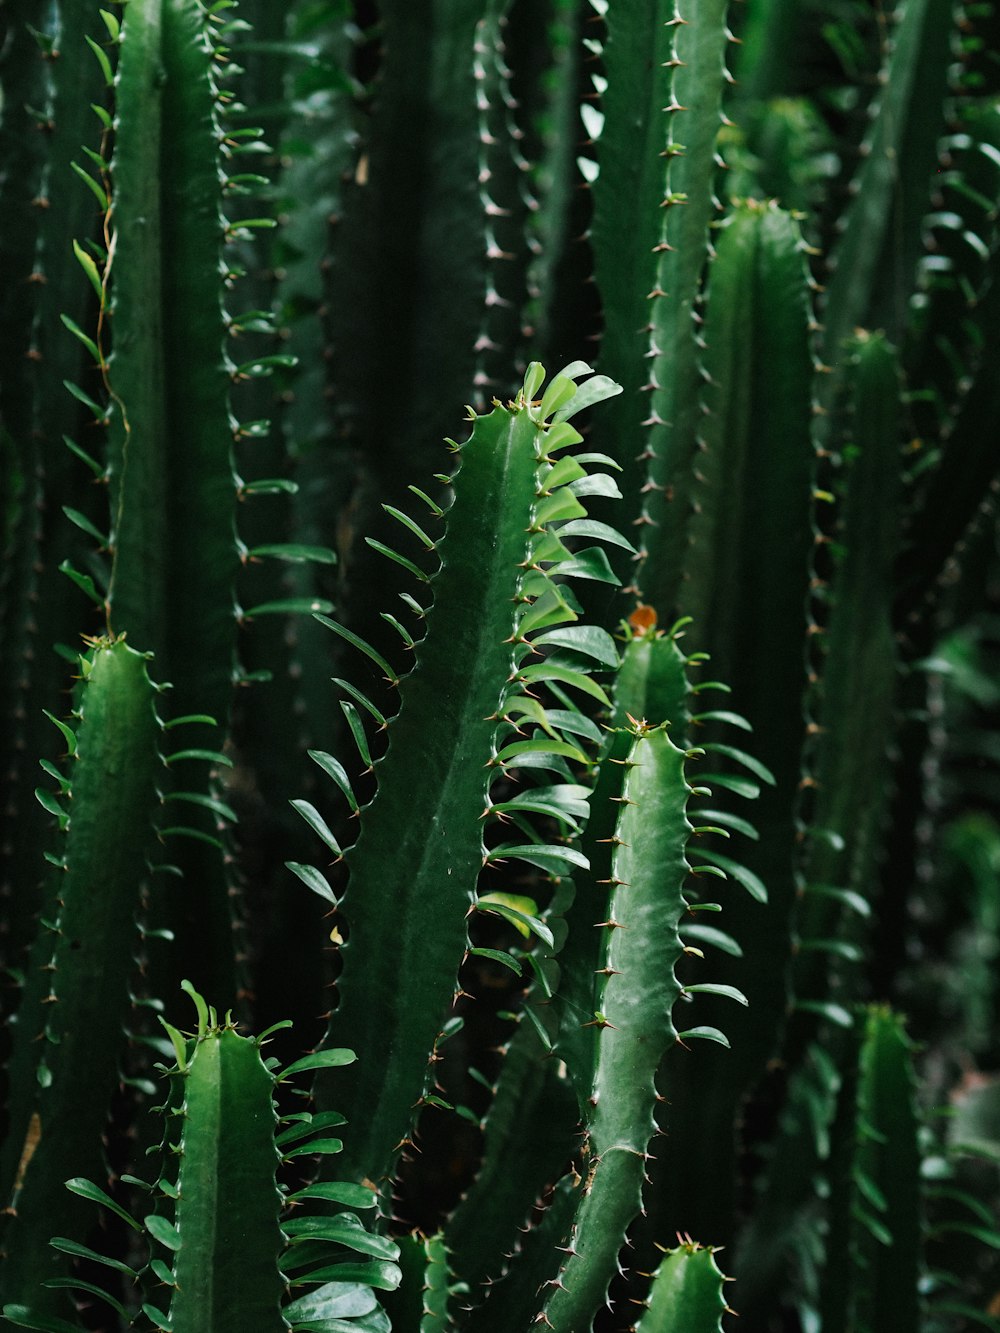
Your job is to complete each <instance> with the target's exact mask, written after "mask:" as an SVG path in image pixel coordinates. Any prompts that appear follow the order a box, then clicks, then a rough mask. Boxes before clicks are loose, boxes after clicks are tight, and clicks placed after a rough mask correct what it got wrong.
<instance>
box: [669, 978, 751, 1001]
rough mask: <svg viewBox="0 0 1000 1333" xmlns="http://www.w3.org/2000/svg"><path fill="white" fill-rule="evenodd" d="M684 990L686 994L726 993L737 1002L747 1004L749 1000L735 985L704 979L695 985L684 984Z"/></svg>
mask: <svg viewBox="0 0 1000 1333" xmlns="http://www.w3.org/2000/svg"><path fill="white" fill-rule="evenodd" d="M684 990H685V992H686V993H687V994H688V995H726V996H728V997H729V999H731V1000H736V1001H737V1002H738V1003H739V1004H749V1000H748V999H747V997H746V996H745V995H744V994H743V992H742V991H741V990H737V989H736V987H735V986H723V985H721V984H719V983H717V982H712V981H704V982H700V983H699V984H698V985H697V986H685V987H684Z"/></svg>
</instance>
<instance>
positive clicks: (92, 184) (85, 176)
mask: <svg viewBox="0 0 1000 1333" xmlns="http://www.w3.org/2000/svg"><path fill="white" fill-rule="evenodd" d="M87 41H88V42H89V41H90V38H89V37H88V38H87ZM102 54H103V53H102ZM70 166H71V167H72V168H73V170H74V171H75V172H76V174H77V175H78V176H79V177H80V179H81V180H82V181H83V183H84V185H86V186H87V188H88V189H89V190H90V191H91V193H92V194H93V196H94V198H95V199H96V200H97V202H98V204H99V205H100V207H101V212H102V213H103V212H106V210H107V207H108V196H107V194H106V193H105V190H104V186H103V185H101V184H99V183H98V182H97V181H95V180H94V178H93V176H92V175H91V174H90V172H89V171H85V170H84V169H83V167H81V166H80V164H79V162H71V163H70Z"/></svg>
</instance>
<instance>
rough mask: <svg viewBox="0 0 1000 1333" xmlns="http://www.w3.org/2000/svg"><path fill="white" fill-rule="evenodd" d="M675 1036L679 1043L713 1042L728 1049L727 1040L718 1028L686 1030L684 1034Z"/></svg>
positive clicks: (680, 1033)
mask: <svg viewBox="0 0 1000 1333" xmlns="http://www.w3.org/2000/svg"><path fill="white" fill-rule="evenodd" d="M677 1036H678V1039H679V1040H680V1041H714V1042H717V1043H718V1044H719V1045H720V1046H725V1047H726V1049H727V1050H729V1049H730V1046H729V1038H728V1037H727V1036H726V1034H725V1033H724V1032H720V1031H719V1029H718V1028H709V1027H699V1028H688V1030H687V1031H686V1032H679V1033H678V1034H677Z"/></svg>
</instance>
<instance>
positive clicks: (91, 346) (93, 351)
mask: <svg viewBox="0 0 1000 1333" xmlns="http://www.w3.org/2000/svg"><path fill="white" fill-rule="evenodd" d="M59 318H60V319H61V320H62V322H63V324H64V325H65V326H66V328H67V329H69V331H70V333H72V335H73V337H74V338H78V339H79V340H80V342H82V343H83V345H84V347H86V349H87V351H88V352H89V353H90V355H91V356H92V357H93V358H94V360H95V361H100V359H101V354H100V352H99V351H98V349H97V343H95V342H94V340H93V338H89V337H88V336H87V334H85V333H84V331H83V329H81V328H80V326H79V324H75V323H74V322H73V320H71V319H70V317H69V315H60V316H59Z"/></svg>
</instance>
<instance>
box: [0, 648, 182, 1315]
mask: <svg viewBox="0 0 1000 1333" xmlns="http://www.w3.org/2000/svg"><path fill="white" fill-rule="evenodd" d="M80 674H81V691H80V697H79V702H78V706H77V709H76V716H75V717H74V718H71V720H70V721H69V722H58V723H57V726H58V728H59V730H60V731H61V732H62V735H63V743H64V745H65V748H66V751H67V756H68V757H67V771H66V772H65V773H60V772H58V771H57V772H56V773H55V774H54V776H55V777H56V781H57V787H56V790H55V791H53V790H52V789H51V788H48V787H46V788H42V789H40V791H39V800H40V801H41V803H42V805H43V806H44V807H45V809H46V810H47V811H49V813H50V817H52V816H54V818H55V820H56V823H57V824H58V826H59V829H58V833H59V841H58V842H57V843H56V845H55V847H54V849H53V850H52V851H51V852H49V853H48V854H47V855H48V858H49V860H50V861H51V868H50V881H49V889H48V893H47V904H46V908H45V914H44V918H43V921H42V924H41V928H40V932H39V935H38V937H37V939H36V942H35V946H34V949H33V951H32V954H31V957H30V959H29V962H28V966H27V968H26V971H25V977H24V989H23V996H22V998H21V1004H20V1008H19V1010H18V1014H17V1021H16V1026H15V1028H14V1033H13V1043H12V1044H13V1050H12V1054H11V1060H10V1090H9V1093H8V1113H9V1126H10V1128H9V1131H8V1136H7V1139H6V1142H5V1145H4V1153H3V1157H2V1172H3V1185H2V1188H3V1192H4V1199H5V1205H4V1207H5V1217H4V1219H3V1221H4V1230H3V1242H2V1244H3V1254H4V1263H3V1267H2V1270H0V1294H2V1296H3V1299H4V1300H8V1301H23V1300H25V1299H26V1298H29V1297H30V1298H32V1299H34V1298H35V1294H36V1289H37V1293H38V1297H39V1299H40V1298H41V1296H42V1294H43V1290H42V1289H41V1288H40V1287H39V1284H40V1282H41V1281H42V1280H43V1279H44V1278H46V1277H48V1276H50V1275H51V1274H52V1272H53V1264H54V1260H55V1256H54V1254H53V1253H52V1251H51V1250H49V1248H48V1243H47V1242H48V1239H49V1236H50V1235H51V1230H52V1224H53V1219H54V1218H56V1217H60V1218H61V1219H62V1222H61V1225H62V1227H63V1229H64V1230H65V1229H70V1230H72V1228H71V1226H70V1222H71V1220H72V1222H73V1224H74V1225H75V1226H76V1228H77V1230H78V1233H79V1232H80V1231H82V1230H84V1229H85V1227H86V1223H85V1222H83V1223H81V1220H80V1215H79V1210H77V1211H76V1212H74V1211H73V1210H72V1209H70V1208H69V1203H68V1201H67V1200H66V1198H65V1191H64V1189H63V1182H64V1181H65V1180H66V1179H67V1178H68V1177H69V1176H76V1175H79V1174H81V1173H82V1174H87V1175H100V1174H102V1172H103V1169H104V1168H103V1166H102V1148H101V1137H102V1134H103V1133H104V1131H105V1128H106V1124H107V1119H108V1102H109V1099H110V1096H111V1094H112V1092H113V1091H114V1089H115V1087H116V1085H117V1083H118V1079H119V1077H120V1069H121V1067H122V1063H123V1056H124V1049H125V1039H126V1033H125V1025H126V1022H127V1020H128V1017H129V1010H130V995H129V991H130V982H131V979H132V974H133V973H134V971H135V968H136V964H135V955H136V953H137V952H138V949H139V946H140V929H141V917H142V913H143V901H142V890H143V886H144V885H145V884H146V883H147V882H148V880H149V878H150V866H151V859H152V857H153V856H154V848H155V846H156V837H155V834H156V822H157V821H158V819H159V817H160V814H159V806H160V801H159V795H158V792H157V785H156V784H157V781H158V779H159V776H160V774H162V773H164V772H165V769H164V763H163V758H162V756H161V754H160V750H159V748H158V747H159V745H160V744H162V743H163V739H164V736H163V732H162V724H161V723H160V722H159V720H158V718H157V716H156V712H155V702H156V698H157V696H156V690H155V687H154V686H153V684H152V682H151V680H150V679H149V675H148V673H147V661H146V658H145V657H144V656H143V655H142V654H141V653H137V652H135V651H134V650H133V649H132V648H131V647H129V645H128V644H127V643H126V642H125V640H124V639H117V640H112V639H101V640H98V641H97V642H95V643H94V645H93V647H92V648H91V649H90V650H89V651H88V653H87V654H85V655H84V656H83V657H82V658H81V659H80ZM158 891H162V877H161V883H160V885H159V886H158ZM81 1238H82V1236H81V1235H80V1234H78V1235H77V1237H76V1239H81ZM44 1294H45V1296H46V1301H45V1308H48V1309H55V1308H58V1307H59V1306H60V1305H61V1304H62V1302H63V1301H64V1299H65V1295H64V1293H52V1292H46V1293H44Z"/></svg>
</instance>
